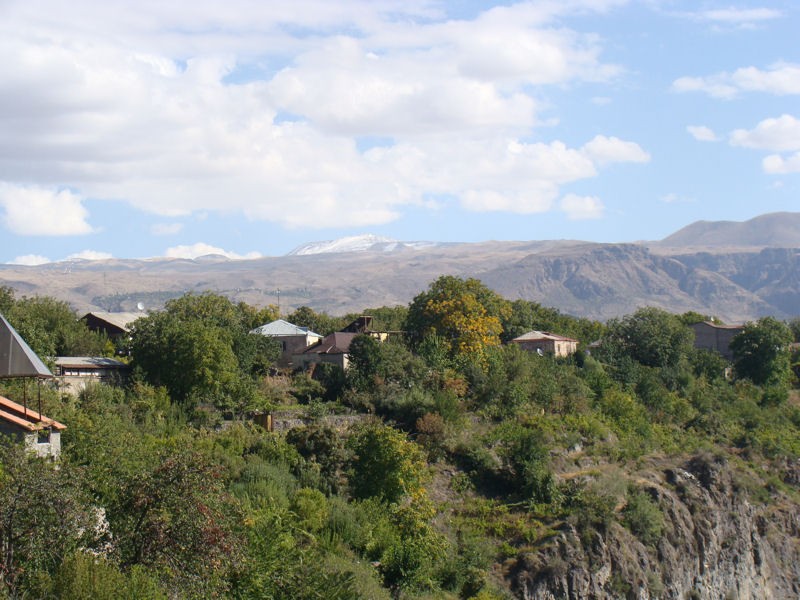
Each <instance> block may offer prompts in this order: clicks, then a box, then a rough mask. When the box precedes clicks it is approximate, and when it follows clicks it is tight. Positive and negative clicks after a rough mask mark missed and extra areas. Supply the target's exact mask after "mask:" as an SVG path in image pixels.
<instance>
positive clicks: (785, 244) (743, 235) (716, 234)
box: [656, 212, 800, 248]
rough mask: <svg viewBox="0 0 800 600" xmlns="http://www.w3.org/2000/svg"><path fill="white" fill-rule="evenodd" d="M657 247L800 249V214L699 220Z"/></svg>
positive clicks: (658, 243)
mask: <svg viewBox="0 0 800 600" xmlns="http://www.w3.org/2000/svg"><path fill="white" fill-rule="evenodd" d="M656 244H657V245H661V246H668V247H676V246H683V247H742V246H755V247H768V248H800V213H793V212H783V213H771V214H767V215H761V216H759V217H755V218H754V219H750V220H749V221H743V222H737V221H697V222H696V223H692V224H691V225H688V226H687V227H684V228H683V229H680V230H679V231H676V232H675V233H673V234H672V235H670V236H669V237H666V238H664V239H663V240H661V242H657V243H656Z"/></svg>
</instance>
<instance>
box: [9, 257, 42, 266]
mask: <svg viewBox="0 0 800 600" xmlns="http://www.w3.org/2000/svg"><path fill="white" fill-rule="evenodd" d="M49 262H51V260H50V259H49V258H47V257H46V256H41V255H39V254H23V255H22V256H17V257H16V258H15V259H13V260H11V261H9V262H8V264H10V265H24V266H27V267H35V266H36V265H45V264H47V263H49Z"/></svg>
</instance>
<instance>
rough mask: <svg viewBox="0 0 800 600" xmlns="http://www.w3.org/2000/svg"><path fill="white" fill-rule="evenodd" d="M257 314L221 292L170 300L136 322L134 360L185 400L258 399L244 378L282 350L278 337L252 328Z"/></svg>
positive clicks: (239, 403)
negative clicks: (275, 340) (259, 333)
mask: <svg viewBox="0 0 800 600" xmlns="http://www.w3.org/2000/svg"><path fill="white" fill-rule="evenodd" d="M253 319H254V317H253V314H251V311H250V310H249V309H248V308H247V307H246V305H241V304H240V305H235V304H233V303H232V302H231V301H230V300H228V299H227V298H225V297H223V296H219V295H216V294H210V293H206V294H200V295H194V294H187V295H185V296H182V297H181V298H177V299H175V300H170V301H169V302H167V304H166V306H165V308H164V310H163V311H161V312H157V313H153V314H150V315H148V316H146V317H142V318H140V319H137V320H136V321H135V322H134V323H133V326H132V331H131V338H132V341H131V352H132V355H133V362H134V365H135V366H137V367H139V368H141V370H142V371H143V373H144V375H145V377H146V378H147V380H148V381H149V382H150V383H152V384H154V385H163V386H165V387H166V388H167V389H168V390H169V393H170V396H171V397H172V398H174V399H175V400H178V401H179V402H182V403H184V404H193V403H195V402H197V401H201V400H202V401H206V402H213V403H214V404H216V405H219V406H221V407H224V408H227V409H235V410H239V408H243V407H247V406H251V405H256V404H258V403H259V402H258V399H255V398H253V393H254V392H253V390H254V389H255V388H254V387H253V386H250V385H245V382H244V381H243V380H246V381H247V382H249V381H250V380H252V378H254V377H257V376H260V375H263V374H264V373H265V372H266V370H267V368H268V366H269V365H270V364H271V363H272V361H273V360H274V359H275V358H277V356H278V354H277V347H276V345H275V342H274V341H273V340H269V339H267V338H264V337H263V336H257V335H253V334H250V333H249V332H250V329H251V327H250V326H251V325H252V322H253ZM243 394H244V397H240V396H242V395H243ZM237 407H239V408H237Z"/></svg>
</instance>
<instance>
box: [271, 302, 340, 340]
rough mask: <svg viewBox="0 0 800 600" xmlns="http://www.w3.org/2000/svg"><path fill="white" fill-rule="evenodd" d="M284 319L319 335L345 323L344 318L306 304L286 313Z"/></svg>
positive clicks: (332, 330) (336, 328)
mask: <svg viewBox="0 0 800 600" xmlns="http://www.w3.org/2000/svg"><path fill="white" fill-rule="evenodd" d="M286 319H287V320H288V321H290V322H291V323H294V324H295V325H297V326H299V327H308V328H309V329H310V330H311V331H313V332H314V333H318V334H320V335H328V334H330V333H333V332H334V331H338V330H339V329H341V328H342V327H344V326H345V325H347V323H344V319H339V318H337V317H331V316H329V315H328V314H326V313H324V312H321V313H318V312H315V311H314V310H313V309H312V308H309V307H308V306H301V307H299V308H298V309H297V310H295V311H294V312H293V313H291V314H290V315H288V316H287V317H286Z"/></svg>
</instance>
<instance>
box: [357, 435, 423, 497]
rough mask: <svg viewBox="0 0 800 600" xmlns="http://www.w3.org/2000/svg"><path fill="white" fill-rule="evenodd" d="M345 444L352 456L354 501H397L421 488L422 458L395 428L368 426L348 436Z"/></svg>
mask: <svg viewBox="0 0 800 600" xmlns="http://www.w3.org/2000/svg"><path fill="white" fill-rule="evenodd" d="M348 445H349V447H350V449H351V451H352V452H353V455H354V457H353V461H352V470H351V474H350V488H351V490H352V492H353V495H354V496H355V497H356V498H360V499H364V498H378V499H380V500H384V501H386V502H398V501H399V500H400V499H401V498H402V497H403V496H405V495H408V494H411V493H414V492H416V491H418V490H419V489H420V488H421V487H422V482H423V480H424V479H425V475H426V472H425V458H424V455H423V453H422V451H421V450H420V448H419V447H418V446H417V445H416V444H415V443H414V442H410V441H408V440H407V439H406V436H405V435H403V434H402V433H401V432H399V431H397V430H396V429H393V428H392V427H387V426H386V425H382V424H380V423H371V424H368V425H367V426H365V427H363V428H362V429H361V430H360V431H359V432H357V433H356V434H355V435H354V436H353V437H351V438H350V440H349V441H348Z"/></svg>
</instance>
